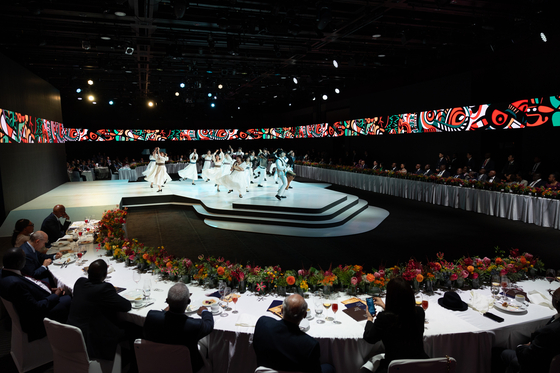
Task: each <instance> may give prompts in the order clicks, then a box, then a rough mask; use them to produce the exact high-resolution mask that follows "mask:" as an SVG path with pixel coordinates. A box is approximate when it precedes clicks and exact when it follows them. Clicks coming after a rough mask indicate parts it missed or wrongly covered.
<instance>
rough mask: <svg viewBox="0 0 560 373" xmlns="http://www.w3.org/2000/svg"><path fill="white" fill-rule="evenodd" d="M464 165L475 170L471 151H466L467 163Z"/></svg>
mask: <svg viewBox="0 0 560 373" xmlns="http://www.w3.org/2000/svg"><path fill="white" fill-rule="evenodd" d="M466 166H467V169H468V170H469V171H475V170H476V168H475V164H474V158H473V156H472V154H471V153H467V164H466Z"/></svg>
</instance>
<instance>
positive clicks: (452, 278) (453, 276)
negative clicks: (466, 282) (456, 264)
mask: <svg viewBox="0 0 560 373" xmlns="http://www.w3.org/2000/svg"><path fill="white" fill-rule="evenodd" d="M457 277H458V276H457V274H456V273H454V274H452V275H451V276H450V277H449V279H450V280H451V281H455V280H457Z"/></svg>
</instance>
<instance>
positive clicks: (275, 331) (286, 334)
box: [253, 294, 334, 373]
mask: <svg viewBox="0 0 560 373" xmlns="http://www.w3.org/2000/svg"><path fill="white" fill-rule="evenodd" d="M306 314H307V303H306V302H305V299H303V297H302V296H301V295H299V294H294V295H290V296H289V297H287V298H285V299H284V304H283V306H282V320H275V319H273V318H271V317H268V316H262V317H261V318H260V319H259V320H258V321H257V325H256V326H255V334H254V336H253V348H254V349H255V353H256V355H257V366H264V367H267V368H271V369H276V370H287V371H302V372H314V373H320V372H323V373H325V372H334V369H333V367H332V366H331V365H329V364H323V365H321V363H320V360H319V358H320V357H321V349H320V347H319V343H318V342H317V341H316V340H315V339H313V338H312V337H310V336H309V335H307V334H305V333H304V332H302V331H301V330H300V329H299V323H300V322H301V320H303V318H304V317H305V316H306Z"/></svg>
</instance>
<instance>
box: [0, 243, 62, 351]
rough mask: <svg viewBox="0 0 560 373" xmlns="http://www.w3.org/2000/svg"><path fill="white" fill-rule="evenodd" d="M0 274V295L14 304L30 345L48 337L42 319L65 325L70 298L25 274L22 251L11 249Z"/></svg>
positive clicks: (5, 256)
mask: <svg viewBox="0 0 560 373" xmlns="http://www.w3.org/2000/svg"><path fill="white" fill-rule="evenodd" d="M2 260H3V263H4V268H3V269H2V271H1V272H0V296H1V297H2V298H4V299H6V300H8V301H10V302H12V303H13V305H14V308H15V310H16V312H17V313H18V315H19V320H20V323H21V329H22V330H23V331H24V332H25V333H27V335H28V339H29V342H31V341H34V340H36V339H40V338H43V337H44V336H45V335H46V332H45V327H44V325H43V319H44V318H45V317H48V318H49V319H53V320H56V321H59V322H62V323H64V322H66V319H67V318H68V311H69V309H70V301H71V298H70V296H69V295H64V291H63V290H62V289H60V288H49V287H48V286H47V285H45V284H44V283H42V282H41V281H38V280H35V279H33V278H30V277H25V276H23V275H22V272H21V271H22V269H23V267H24V266H25V262H26V259H25V253H24V252H23V250H22V249H21V248H19V249H18V248H15V247H14V248H11V249H8V251H6V253H5V254H4V257H3V259H2Z"/></svg>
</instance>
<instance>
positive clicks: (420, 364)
mask: <svg viewBox="0 0 560 373" xmlns="http://www.w3.org/2000/svg"><path fill="white" fill-rule="evenodd" d="M456 365H457V361H456V360H455V359H454V358H452V357H449V356H446V357H436V358H433V359H401V360H393V361H391V363H390V364H389V370H388V371H387V373H453V372H455V366H456Z"/></svg>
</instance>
